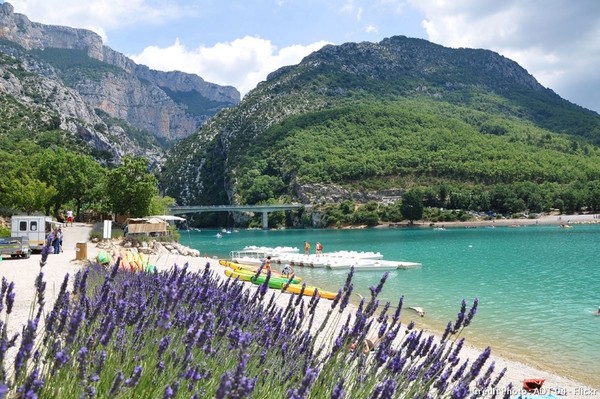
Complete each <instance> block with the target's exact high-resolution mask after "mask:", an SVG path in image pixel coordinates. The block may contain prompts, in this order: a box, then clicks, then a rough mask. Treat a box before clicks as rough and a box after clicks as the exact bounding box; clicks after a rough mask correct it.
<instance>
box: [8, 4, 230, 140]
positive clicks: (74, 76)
mask: <svg viewBox="0 0 600 399" xmlns="http://www.w3.org/2000/svg"><path fill="white" fill-rule="evenodd" d="M0 40H1V41H2V42H3V43H4V46H3V47H2V48H3V51H4V52H5V53H7V54H10V55H11V56H13V57H16V58H17V59H19V60H21V61H24V63H23V65H24V66H26V67H28V68H29V69H28V70H29V71H31V72H33V73H39V74H41V75H43V76H44V77H46V78H47V79H55V80H60V81H61V83H62V84H64V85H65V86H68V87H70V88H72V89H74V90H75V91H76V92H77V93H78V94H79V95H80V97H81V99H82V101H84V102H85V103H86V104H87V105H88V107H89V108H91V109H93V110H99V111H101V112H104V113H106V114H107V115H108V116H109V117H111V118H116V119H121V120H123V121H125V122H127V123H128V124H130V125H131V126H133V127H135V128H137V129H139V130H143V131H146V132H147V134H150V135H152V136H154V137H155V138H156V139H158V142H159V143H162V144H163V145H169V144H172V143H173V142H175V141H176V140H179V139H182V138H184V137H187V136H189V135H190V134H192V133H194V132H195V131H196V130H197V129H198V128H199V127H201V126H202V125H203V124H204V123H206V121H207V120H208V119H209V118H210V117H212V116H213V115H214V114H216V113H217V112H219V111H220V110H221V109H224V108H228V107H231V106H234V105H236V104H237V103H238V102H239V101H240V94H239V92H238V91H237V90H236V89H235V88H233V87H229V86H219V85H216V84H213V83H209V82H205V81H204V80H203V79H202V78H200V77H198V76H195V75H192V74H187V73H182V72H160V71H154V70H151V69H149V68H148V67H146V66H144V65H138V64H136V63H135V62H133V61H132V60H131V59H129V58H127V57H126V56H125V55H123V54H121V53H118V52H116V51H114V50H112V49H111V48H109V47H107V46H104V45H103V43H102V39H101V37H100V36H99V35H97V34H96V33H94V32H91V31H88V30H85V29H75V28H69V27H63V26H52V25H44V24H40V23H36V22H32V21H30V20H29V19H28V18H27V17H26V16H24V15H21V14H16V13H14V8H13V6H12V5H11V4H9V3H3V4H0ZM11 43H12V44H11ZM69 60H75V61H77V62H73V63H69ZM88 122H89V124H90V125H92V126H93V125H94V124H95V123H96V122H97V121H94V120H88Z"/></svg>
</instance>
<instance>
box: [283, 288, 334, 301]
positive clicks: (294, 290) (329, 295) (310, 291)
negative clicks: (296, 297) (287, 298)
mask: <svg viewBox="0 0 600 399" xmlns="http://www.w3.org/2000/svg"><path fill="white" fill-rule="evenodd" d="M315 290H317V295H318V296H319V297H321V298H324V299H335V297H336V295H337V292H331V291H324V290H322V289H320V288H319V287H313V286H311V285H307V286H306V287H305V288H304V293H303V295H305V296H312V295H313V293H314V292H315ZM285 291H286V292H289V293H292V294H300V291H302V284H290V285H289V286H288V287H287V289H286V290H285Z"/></svg>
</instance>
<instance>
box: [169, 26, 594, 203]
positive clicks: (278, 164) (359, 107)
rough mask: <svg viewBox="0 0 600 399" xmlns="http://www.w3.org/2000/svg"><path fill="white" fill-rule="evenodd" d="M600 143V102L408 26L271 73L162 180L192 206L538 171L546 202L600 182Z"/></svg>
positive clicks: (368, 193) (182, 147)
mask: <svg viewBox="0 0 600 399" xmlns="http://www.w3.org/2000/svg"><path fill="white" fill-rule="evenodd" d="M599 144H600V116H599V115H598V114H596V113H595V112H592V111H589V110H586V109H584V108H582V107H579V106H577V105H575V104H572V103H570V102H568V101H566V100H564V99H562V98H561V97H560V96H558V95H557V94H556V93H554V92H553V91H552V90H550V89H547V88H544V87H543V86H541V85H540V84H539V83H538V82H537V81H536V80H535V78H533V77H532V76H531V75H530V74H529V73H528V72H527V71H526V70H525V69H523V68H522V67H520V66H519V65H518V64H517V63H515V62H514V61H511V60H509V59H507V58H505V57H502V56H500V55H498V54H496V53H494V52H492V51H489V50H474V49H450V48H445V47H443V46H439V45H436V44H433V43H430V42H427V41H425V40H421V39H410V38H406V37H402V36H397V37H392V38H389V39H385V40H383V41H381V42H380V43H368V42H364V43H346V44H343V45H341V46H333V45H329V46H325V47H324V48H323V49H321V50H319V51H317V52H315V53H312V54H311V55H309V56H307V57H305V58H304V59H303V60H302V62H301V63H300V64H298V65H295V66H287V67H284V68H281V69H279V70H277V71H275V72H273V73H271V74H270V75H269V76H268V78H267V80H266V81H265V82H262V83H260V84H259V85H258V87H257V88H256V89H254V90H253V91H251V92H250V93H249V94H248V95H247V96H246V97H245V98H244V99H243V100H242V102H241V103H240V104H239V105H238V106H236V107H234V108H231V109H228V110H226V111H223V112H221V113H220V114H218V115H217V116H216V117H214V118H213V119H212V120H211V121H210V122H209V123H207V124H206V125H205V126H204V127H203V128H201V129H200V130H199V131H198V132H197V133H196V134H194V135H192V136H190V137H189V138H187V139H185V140H182V141H181V142H179V143H178V144H177V145H176V146H175V147H174V148H173V149H172V151H170V153H169V154H168V156H167V161H166V164H165V165H164V167H163V171H162V175H161V179H160V181H161V187H162V189H163V190H164V191H165V193H166V194H167V195H170V196H173V197H174V198H176V199H177V201H178V203H180V204H182V205H187V204H199V203H200V204H223V203H250V204H252V203H260V202H277V201H298V202H301V203H315V202H327V201H328V200H329V199H330V198H338V199H339V198H347V199H355V200H368V199H369V198H375V199H376V198H377V196H378V195H377V193H381V192H384V191H385V190H390V189H397V190H408V189H411V188H415V187H421V188H423V189H426V188H427V187H430V188H431V187H433V186H438V185H440V184H449V185H450V186H451V187H452V191H453V192H454V193H459V192H461V193H462V194H464V195H468V194H469V193H471V191H472V190H475V189H476V190H484V191H488V192H491V191H492V190H493V189H494V188H495V187H496V186H498V185H512V186H514V185H515V184H529V183H533V184H535V185H537V186H543V187H545V194H544V196H546V197H548V198H546V199H545V207H548V206H553V205H555V203H556V202H557V200H558V198H559V197H560V195H561V193H562V192H564V191H565V190H567V189H568V188H569V187H571V186H572V185H573V184H575V183H581V184H583V185H585V184H591V183H592V182H597V180H598V178H599V177H600V162H599V161H600V158H599V155H600V153H599V152H598V145H599ZM513 188H514V187H513ZM540 195H541V194H540ZM520 200H523V201H524V202H525V201H526V199H523V198H520Z"/></svg>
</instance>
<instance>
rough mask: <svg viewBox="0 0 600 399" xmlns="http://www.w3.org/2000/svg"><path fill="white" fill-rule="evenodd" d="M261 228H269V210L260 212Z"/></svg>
mask: <svg viewBox="0 0 600 399" xmlns="http://www.w3.org/2000/svg"><path fill="white" fill-rule="evenodd" d="M262 228H263V230H269V212H267V211H263V213H262Z"/></svg>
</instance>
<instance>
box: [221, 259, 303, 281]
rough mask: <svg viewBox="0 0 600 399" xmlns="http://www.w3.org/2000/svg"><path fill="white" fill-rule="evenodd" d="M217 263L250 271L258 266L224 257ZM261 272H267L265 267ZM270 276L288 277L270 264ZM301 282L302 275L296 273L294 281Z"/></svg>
mask: <svg viewBox="0 0 600 399" xmlns="http://www.w3.org/2000/svg"><path fill="white" fill-rule="evenodd" d="M219 264H220V265H221V266H225V267H229V268H230V269H233V270H239V271H250V272H252V273H256V271H257V270H258V268H259V266H254V265H244V264H242V263H236V262H231V261H229V260H224V259H221V260H219ZM262 273H264V274H267V271H266V270H265V269H263V270H262ZM271 277H276V278H284V279H287V278H288V276H287V275H285V274H281V273H280V272H278V271H275V270H273V267H272V266H271ZM301 282H302V277H300V276H298V275H296V276H294V283H301Z"/></svg>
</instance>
